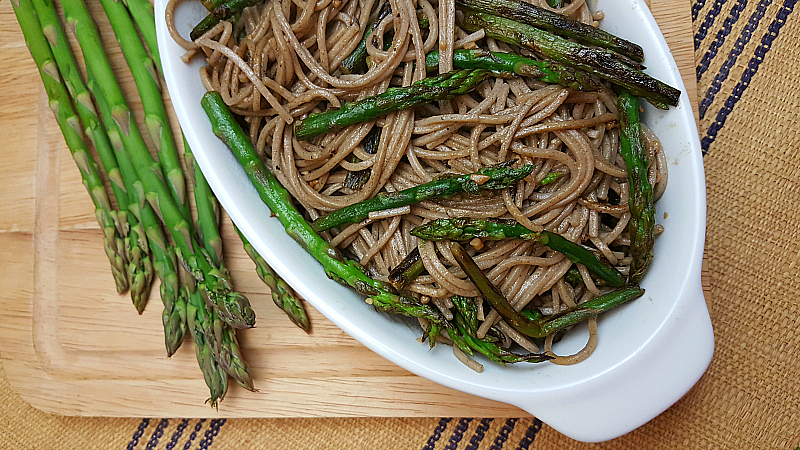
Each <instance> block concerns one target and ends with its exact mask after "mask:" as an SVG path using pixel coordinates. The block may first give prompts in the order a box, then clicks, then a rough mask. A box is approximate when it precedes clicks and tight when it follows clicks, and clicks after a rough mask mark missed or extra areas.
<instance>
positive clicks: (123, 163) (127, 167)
mask: <svg viewBox="0 0 800 450" xmlns="http://www.w3.org/2000/svg"><path fill="white" fill-rule="evenodd" d="M87 79H88V85H89V88H90V90H91V91H93V92H95V96H94V97H95V102H96V103H97V108H98V109H99V110H100V113H101V116H102V118H103V122H104V123H105V125H106V129H107V132H108V137H109V139H110V141H111V143H112V144H113V146H114V148H115V149H116V150H117V156H116V157H115V161H116V162H118V163H119V171H120V174H121V178H122V180H123V183H124V184H125V186H126V189H127V191H128V193H129V196H130V197H129V200H130V204H129V210H130V211H131V213H132V216H133V217H134V218H136V219H138V221H139V223H140V226H141V227H142V229H143V232H142V233H141V234H142V236H146V239H147V242H149V246H148V247H149V249H150V253H151V255H152V257H153V262H152V263H151V264H152V267H153V269H154V270H155V273H156V274H157V275H158V278H159V279H160V281H161V284H160V287H159V291H160V294H161V303H162V304H163V305H164V310H163V311H162V313H161V321H162V324H163V326H164V345H165V347H166V349H167V356H172V355H173V354H174V353H175V352H176V351H177V350H178V348H179V347H180V345H181V343H182V342H183V338H184V336H185V335H186V303H187V301H188V298H187V297H186V296H187V295H188V293H186V292H181V291H180V290H179V287H178V281H179V280H178V272H177V268H178V267H177V263H176V257H175V249H174V247H173V246H172V245H170V243H169V241H168V240H167V239H166V237H165V235H164V230H163V228H162V227H161V222H160V221H159V219H158V217H157V216H156V213H155V212H154V211H153V208H152V206H151V205H150V204H149V203H147V202H146V200H145V197H144V187H143V186H142V182H141V180H139V175H138V174H137V173H136V168H135V167H134V166H133V163H132V162H131V159H130V157H129V156H128V153H127V152H126V151H125V144H124V143H123V139H122V137H121V136H120V133H119V129H117V128H115V127H114V126H113V123H114V118H113V113H112V112H111V108H110V106H109V104H108V102H107V101H106V98H105V96H104V95H103V93H102V92H101V91H100V89H98V88H97V81H96V79H95V76H94V73H93V72H92V70H91V68H89V69H88V70H87ZM146 261H147V262H148V263H150V258H149V257H148V258H146Z"/></svg>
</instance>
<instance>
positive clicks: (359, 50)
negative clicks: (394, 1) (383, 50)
mask: <svg viewBox="0 0 800 450" xmlns="http://www.w3.org/2000/svg"><path fill="white" fill-rule="evenodd" d="M390 14H392V7H391V5H390V4H389V1H388V0H384V1H383V4H381V7H380V9H379V10H378V15H377V16H376V17H375V20H373V21H371V22H370V23H368V24H367V27H366V30H365V31H364V35H363V36H362V37H361V41H359V42H358V46H356V48H355V49H353V51H352V53H350V54H349V55H347V58H345V59H343V60H342V62H341V63H340V64H339V67H340V68H341V69H342V72H343V73H356V72H366V71H367V40H369V39H370V36H372V32H373V31H375V29H376V28H378V25H380V23H381V21H383V19H385V18H386V16H388V15H390Z"/></svg>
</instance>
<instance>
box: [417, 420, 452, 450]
mask: <svg viewBox="0 0 800 450" xmlns="http://www.w3.org/2000/svg"><path fill="white" fill-rule="evenodd" d="M451 420H453V419H452V418H451V417H442V418H441V419H439V423H438V424H437V425H436V428H434V429H433V434H431V436H430V437H429V438H428V442H426V443H425V446H424V447H422V450H433V449H434V448H435V447H436V441H438V440H439V438H441V437H442V433H444V430H445V428H447V424H448V423H450V421H451Z"/></svg>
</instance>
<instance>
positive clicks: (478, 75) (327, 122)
mask: <svg viewBox="0 0 800 450" xmlns="http://www.w3.org/2000/svg"><path fill="white" fill-rule="evenodd" d="M490 76H491V72H489V71H487V70H481V69H464V70H454V71H452V72H449V73H446V74H443V75H439V76H437V77H429V78H425V79H422V80H419V81H417V82H416V83H414V84H412V85H411V86H408V87H391V88H389V89H387V90H386V92H384V93H382V94H378V95H375V96H373V97H367V98H365V99H363V100H358V101H355V102H350V103H345V104H344V105H342V107H341V108H338V109H330V110H328V111H325V112H321V113H314V114H310V115H309V116H308V117H306V118H305V119H303V120H302V121H300V122H298V123H297V125H296V126H295V128H294V134H295V136H296V137H297V139H299V140H304V139H310V138H312V137H314V136H319V135H321V134H325V133H330V132H332V131H336V130H338V129H340V128H343V127H346V126H348V125H352V124H354V123H360V122H369V121H370V120H372V119H375V118H376V117H380V116H382V115H385V114H388V113H390V112H392V111H399V110H401V109H406V108H412V107H414V106H417V105H421V104H424V103H430V102H434V101H437V100H451V99H453V98H455V97H457V96H459V95H461V94H466V93H468V92H470V91H472V90H473V89H475V88H477V87H478V86H479V85H480V84H481V83H483V82H484V81H485V80H487V79H488V78H489V77H490Z"/></svg>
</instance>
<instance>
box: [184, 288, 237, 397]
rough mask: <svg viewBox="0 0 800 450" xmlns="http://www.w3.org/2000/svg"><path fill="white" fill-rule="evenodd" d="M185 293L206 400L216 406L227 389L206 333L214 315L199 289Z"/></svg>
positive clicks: (211, 325)
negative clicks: (206, 387) (206, 395)
mask: <svg viewBox="0 0 800 450" xmlns="http://www.w3.org/2000/svg"><path fill="white" fill-rule="evenodd" d="M184 289H185V288H184ZM187 295H188V298H189V304H188V305H187V307H186V324H187V327H188V329H189V332H190V333H191V335H192V339H193V340H194V348H195V356H196V357H197V364H198V365H199V366H200V371H201V372H202V373H203V378H204V379H205V382H206V386H208V389H209V394H210V396H209V398H208V400H206V402H207V403H209V404H211V406H212V407H214V408H216V407H217V404H218V403H219V401H221V400H222V399H223V398H225V394H226V393H227V391H228V375H227V374H226V372H225V370H223V369H222V367H221V366H220V364H219V363H218V362H217V360H216V359H215V358H214V352H213V350H212V347H211V345H212V344H211V342H212V341H213V340H214V336H213V335H209V334H207V330H213V329H214V325H215V321H214V317H213V316H212V314H210V313H209V310H208V309H207V306H206V303H205V301H204V300H203V297H202V296H201V295H200V291H198V290H195V291H194V292H192V293H190V294H187Z"/></svg>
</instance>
